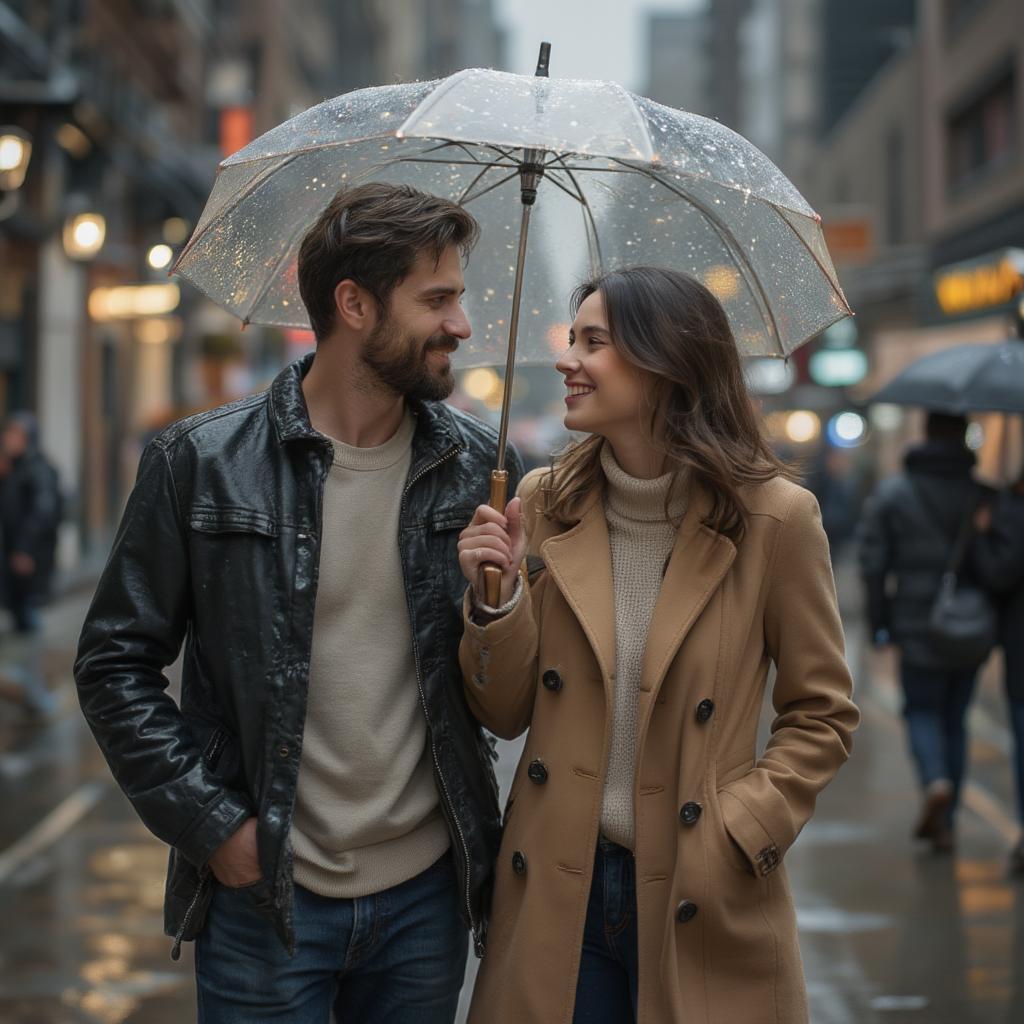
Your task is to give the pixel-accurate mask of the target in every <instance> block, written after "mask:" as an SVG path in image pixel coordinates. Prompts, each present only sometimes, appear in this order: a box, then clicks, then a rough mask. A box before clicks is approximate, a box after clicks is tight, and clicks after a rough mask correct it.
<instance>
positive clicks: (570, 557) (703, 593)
mask: <svg viewBox="0 0 1024 1024" xmlns="http://www.w3.org/2000/svg"><path fill="white" fill-rule="evenodd" d="M600 498H601V493H600V489H597V490H596V491H595V493H594V494H593V495H592V496H591V497H589V498H588V499H587V500H586V503H585V504H584V506H583V507H582V510H581V515H580V520H579V522H578V523H577V524H576V525H575V526H573V527H571V528H570V529H569V530H567V531H566V532H565V533H559V534H556V535H555V536H553V537H550V538H548V539H547V540H545V541H544V542H543V543H542V544H541V554H542V555H543V558H544V561H545V564H546V566H547V569H548V571H549V572H550V573H551V577H552V579H553V580H554V581H555V584H556V586H557V587H558V589H559V590H560V591H561V593H562V595H563V597H564V598H565V599H566V601H567V602H568V604H569V607H570V608H572V610H573V613H574V614H575V615H576V618H577V619H578V620H579V622H580V625H581V626H582V627H583V631H584V633H585V634H586V636H587V639H588V640H589V642H590V646H591V647H592V648H593V650H594V654H595V656H596V658H597V662H598V665H599V667H600V669H601V675H602V677H603V679H604V685H605V693H606V697H607V699H608V701H609V706H611V704H610V702H611V696H612V686H613V673H614V671H615V596H614V590H613V581H612V564H611V547H610V544H609V540H608V524H607V522H606V520H605V515H604V506H603V503H602V502H601V500H600ZM710 509H711V499H710V496H709V495H708V494H707V493H706V492H705V491H704V490H703V489H702V488H698V487H691V491H690V495H689V497H688V502H687V511H686V515H685V517H684V519H683V522H682V524H681V525H680V527H679V531H678V534H677V536H676V541H675V544H674V546H673V548H672V554H671V556H670V558H669V562H668V567H667V569H666V572H665V578H664V580H663V582H662V586H661V592H660V594H659V596H658V600H657V603H656V604H655V607H654V613H653V617H652V619H651V624H650V628H649V630H648V633H647V644H646V648H645V652H644V661H643V667H642V671H641V677H640V690H641V694H642V695H643V694H650V696H649V697H648V698H647V699H649V700H653V699H654V697H655V696H656V694H657V691H658V690H659V689H660V688H661V684H662V682H663V681H664V679H665V675H666V673H667V672H668V668H669V666H670V665H671V663H672V660H673V658H674V657H675V655H676V653H677V652H678V650H679V648H680V646H681V645H682V643H683V641H684V640H685V639H686V636H687V634H688V633H689V631H690V629H691V627H692V626H693V624H694V622H696V620H697V617H698V616H699V615H700V613H701V612H702V611H703V609H704V607H705V605H707V603H708V601H709V600H710V599H711V595H712V594H713V593H714V592H715V590H716V589H717V588H718V585H719V584H720V583H721V581H722V579H723V577H724V576H725V574H726V573H727V572H728V570H729V567H730V566H731V565H732V563H733V559H734V558H735V557H736V546H735V545H734V544H733V543H732V541H730V540H729V539H728V538H727V537H724V536H722V535H721V534H718V533H715V532H714V531H713V530H711V529H709V528H708V527H707V526H705V525H704V523H703V520H704V518H705V517H706V516H707V515H708V513H709V512H710Z"/></svg>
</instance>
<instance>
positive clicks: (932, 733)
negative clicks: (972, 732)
mask: <svg viewBox="0 0 1024 1024" xmlns="http://www.w3.org/2000/svg"><path fill="white" fill-rule="evenodd" d="M976 676H977V672H976V671H975V670H974V669H970V670H967V671H963V670H960V671H955V672H943V671H942V670H941V669H931V668H920V667H918V666H916V665H907V664H903V665H902V666H901V667H900V682H901V683H902V684H903V701H904V702H903V717H904V718H905V719H906V723H907V732H908V733H909V736H910V750H911V753H912V754H913V756H914V761H915V763H916V764H917V772H918V776H919V777H920V780H921V785H922V786H928V785H929V784H930V783H932V782H935V781H936V780H937V779H949V781H950V782H952V784H953V802H952V804H951V805H950V816H951V820H952V813H953V810H954V809H955V807H956V805H957V802H958V801H959V798H960V787H961V784H962V782H963V777H964V767H965V764H966V760H967V731H966V729H965V727H964V719H965V718H966V715H967V707H968V705H969V704H970V702H971V696H972V694H973V693H974V684H975V679H976Z"/></svg>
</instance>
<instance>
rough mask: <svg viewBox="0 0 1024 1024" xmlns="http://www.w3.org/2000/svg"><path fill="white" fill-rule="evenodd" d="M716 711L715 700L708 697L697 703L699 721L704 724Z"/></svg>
mask: <svg viewBox="0 0 1024 1024" xmlns="http://www.w3.org/2000/svg"><path fill="white" fill-rule="evenodd" d="M714 713H715V702H714V701H713V700H708V699H707V698H706V697H705V698H704V700H702V701H701V702H700V703H699V704H698V705H697V721H698V722H700V723H701V724H703V723H704V722H706V721H708V720H709V719H710V718H711V716H712V715H713V714H714Z"/></svg>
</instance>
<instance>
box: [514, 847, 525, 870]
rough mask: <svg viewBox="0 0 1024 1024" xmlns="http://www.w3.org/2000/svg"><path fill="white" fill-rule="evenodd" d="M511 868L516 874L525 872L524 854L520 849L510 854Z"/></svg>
mask: <svg viewBox="0 0 1024 1024" xmlns="http://www.w3.org/2000/svg"><path fill="white" fill-rule="evenodd" d="M512 870H513V871H514V872H515V873H516V874H517V875H525V874H526V854H525V853H523V851H522V850H516V852H515V853H513V854H512Z"/></svg>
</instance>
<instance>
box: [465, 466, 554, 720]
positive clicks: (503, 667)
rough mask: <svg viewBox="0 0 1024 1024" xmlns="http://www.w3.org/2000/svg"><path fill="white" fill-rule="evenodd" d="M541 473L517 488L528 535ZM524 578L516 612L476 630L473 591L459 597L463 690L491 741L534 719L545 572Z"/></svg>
mask: <svg viewBox="0 0 1024 1024" xmlns="http://www.w3.org/2000/svg"><path fill="white" fill-rule="evenodd" d="M541 474H542V471H538V470H534V471H533V472H531V473H530V474H528V475H527V477H526V478H524V480H523V482H522V484H521V486H520V487H519V489H518V493H519V495H520V497H522V498H523V512H524V515H523V526H524V529H525V530H526V533H527V537H529V536H530V534H531V533H532V532H533V530H532V524H533V520H534V515H533V506H532V501H531V498H532V495H533V494H534V493H535V488H536V485H537V482H538V481H539V479H540V476H541ZM522 576H523V592H522V594H521V596H520V598H519V600H518V601H517V602H516V604H515V607H514V608H513V609H512V610H511V611H510V612H509V613H508V614H507V615H504V616H502V618H500V619H495V620H494V621H492V622H489V623H488V624H487V625H478V624H477V623H475V622H474V621H473V619H472V617H471V614H470V613H471V612H472V608H473V591H472V588H467V589H466V594H465V597H464V598H463V622H464V625H465V630H464V632H463V634H462V642H461V643H460V645H459V665H460V667H461V668H462V685H463V690H464V692H465V694H466V700H467V702H468V703H469V706H470V708H471V710H472V711H473V714H474V715H476V717H477V719H478V720H479V721H480V722H481V723H482V724H483V725H484V726H485V727H486V728H487V729H490V731H491V732H493V733H494V735H495V736H500V737H501V738H502V739H506V740H511V739H515V737H516V736H519V735H520V734H521V733H523V732H524V731H525V730H526V729H527V727H528V726H529V724H530V719H531V718H532V716H533V701H534V697H535V695H536V685H537V653H538V639H539V630H538V622H537V614H538V613H539V609H540V607H541V604H542V600H541V598H542V595H543V590H544V587H545V586H546V585H547V572H543V573H541V575H540V577H539V578H538V579H537V580H536V581H535V582H533V583H530V582H529V581H528V579H527V578H526V573H525V572H523V573H522Z"/></svg>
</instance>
